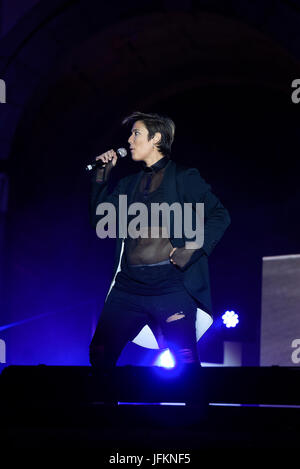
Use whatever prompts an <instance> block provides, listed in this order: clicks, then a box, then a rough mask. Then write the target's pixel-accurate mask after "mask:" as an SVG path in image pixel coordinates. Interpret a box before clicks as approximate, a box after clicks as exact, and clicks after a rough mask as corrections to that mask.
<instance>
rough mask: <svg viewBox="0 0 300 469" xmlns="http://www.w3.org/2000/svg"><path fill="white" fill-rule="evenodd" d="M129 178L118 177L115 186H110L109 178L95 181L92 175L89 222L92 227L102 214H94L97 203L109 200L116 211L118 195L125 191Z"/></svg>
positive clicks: (94, 226)
mask: <svg viewBox="0 0 300 469" xmlns="http://www.w3.org/2000/svg"><path fill="white" fill-rule="evenodd" d="M129 179H130V176H126V177H124V178H122V179H120V181H119V182H118V183H117V185H116V186H115V188H112V185H111V181H110V179H109V178H108V179H106V180H104V181H101V182H99V181H97V179H96V176H93V178H92V184H91V194H90V223H91V225H92V227H93V228H96V225H97V223H98V221H99V220H100V219H101V218H102V216H103V215H102V216H101V215H97V214H96V210H97V207H98V205H99V204H101V203H103V202H109V203H111V204H113V205H114V207H115V209H116V213H118V207H119V195H120V194H126V193H127V192H126V190H127V183H128V181H129Z"/></svg>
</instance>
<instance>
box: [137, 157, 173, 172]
mask: <svg viewBox="0 0 300 469" xmlns="http://www.w3.org/2000/svg"><path fill="white" fill-rule="evenodd" d="M169 161H170V158H169V157H168V156H164V157H163V158H161V159H160V160H158V161H157V162H156V163H154V164H153V165H152V166H146V163H144V161H143V171H145V173H153V172H154V173H157V172H158V171H160V170H161V169H162V168H164V167H165V166H167V164H168V163H169Z"/></svg>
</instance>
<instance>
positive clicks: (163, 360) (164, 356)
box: [155, 349, 175, 368]
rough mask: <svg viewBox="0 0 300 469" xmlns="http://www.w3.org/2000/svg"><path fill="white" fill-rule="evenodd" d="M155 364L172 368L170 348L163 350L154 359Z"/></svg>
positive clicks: (172, 359)
mask: <svg viewBox="0 0 300 469" xmlns="http://www.w3.org/2000/svg"><path fill="white" fill-rule="evenodd" d="M155 366H161V367H163V368H174V366H175V360H174V357H173V355H172V354H171V352H170V350H169V349H167V350H164V351H163V352H162V353H161V354H160V355H159V356H158V358H157V359H156V361H155Z"/></svg>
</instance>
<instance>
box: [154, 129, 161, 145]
mask: <svg viewBox="0 0 300 469" xmlns="http://www.w3.org/2000/svg"><path fill="white" fill-rule="evenodd" d="M160 141H161V133H160V132H155V134H154V137H153V142H154V143H158V142H160Z"/></svg>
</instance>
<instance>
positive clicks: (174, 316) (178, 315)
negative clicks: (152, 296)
mask: <svg viewBox="0 0 300 469" xmlns="http://www.w3.org/2000/svg"><path fill="white" fill-rule="evenodd" d="M184 317H185V314H183V313H175V314H172V316H169V317H168V318H167V319H166V322H172V321H177V320H178V319H182V318H184Z"/></svg>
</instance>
